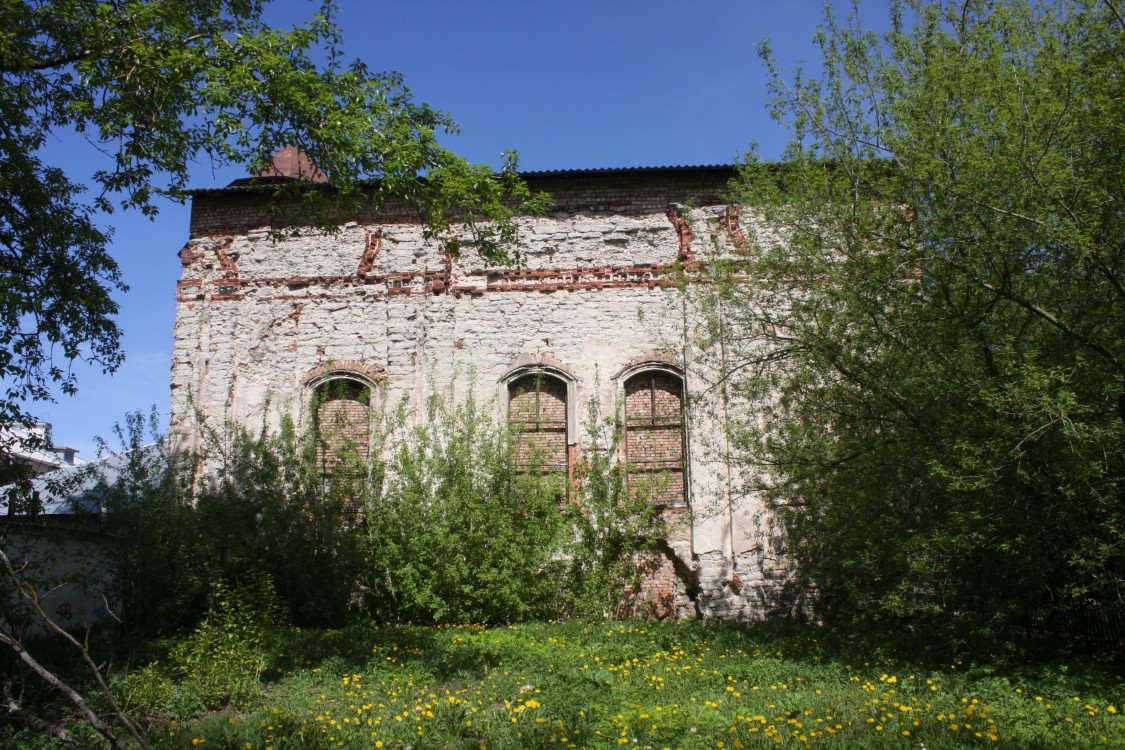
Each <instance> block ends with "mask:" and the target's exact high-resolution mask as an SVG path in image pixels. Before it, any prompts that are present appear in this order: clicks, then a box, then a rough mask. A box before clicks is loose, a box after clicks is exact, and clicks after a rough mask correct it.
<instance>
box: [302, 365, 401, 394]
mask: <svg viewBox="0 0 1125 750" xmlns="http://www.w3.org/2000/svg"><path fill="white" fill-rule="evenodd" d="M348 376H351V377H355V378H358V379H360V380H363V381H366V382H367V384H368V385H370V386H379V385H381V384H382V383H383V381H384V379H385V378H386V371H385V370H384V369H383V368H382V367H376V366H374V365H367V364H364V363H363V362H360V361H358V360H354V359H346V360H333V361H329V362H324V363H323V364H320V365H317V366H316V367H314V368H313V369H312V370H311V371H309V372H308V373H307V374H306V375H305V377H303V378H302V379H301V384H302V385H305V386H311V387H313V388H315V387H316V386H318V385H320V384H321V383H324V382H326V381H328V380H332V379H334V378H338V377H348Z"/></svg>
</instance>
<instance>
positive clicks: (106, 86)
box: [0, 0, 541, 423]
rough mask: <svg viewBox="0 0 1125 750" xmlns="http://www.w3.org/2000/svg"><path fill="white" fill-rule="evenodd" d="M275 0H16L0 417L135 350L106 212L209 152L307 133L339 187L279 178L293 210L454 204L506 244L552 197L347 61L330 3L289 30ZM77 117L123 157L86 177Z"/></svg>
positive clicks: (397, 80) (10, 26)
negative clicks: (76, 141)
mask: <svg viewBox="0 0 1125 750" xmlns="http://www.w3.org/2000/svg"><path fill="white" fill-rule="evenodd" d="M263 5H264V2H262V0H121V1H118V2H100V1H98V0H52V1H51V2H38V1H31V0H29V1H27V2H5V3H0V122H2V123H3V125H2V126H0V283H2V287H0V381H2V382H3V384H4V393H3V395H2V396H0V423H7V422H12V421H26V420H28V419H29V418H30V415H28V414H27V413H26V412H25V409H26V406H25V405H26V404H28V403H33V402H35V401H42V400H48V399H50V398H51V397H52V393H53V390H54V389H56V388H57V389H60V390H61V391H62V392H64V393H66V392H72V391H73V390H74V389H75V388H76V386H77V384H76V382H75V378H74V374H73V373H72V372H71V371H70V369H69V368H68V367H67V364H66V363H68V362H72V361H74V360H76V359H79V358H81V359H85V360H88V361H90V362H92V363H95V364H97V365H101V366H102V367H104V368H105V369H106V370H113V369H114V368H116V367H117V366H118V365H119V364H120V362H121V359H122V354H121V351H120V349H119V346H118V344H119V338H120V332H119V330H118V328H117V326H116V324H115V322H114V320H113V316H114V314H115V313H116V311H117V305H116V303H115V302H114V300H113V298H112V293H113V292H115V291H123V290H125V284H124V282H123V280H122V279H121V275H120V272H119V270H118V266H117V264H116V262H115V261H114V260H113V258H112V256H111V254H110V253H109V251H108V244H109V235H108V233H107V232H105V231H103V230H102V229H99V228H98V224H97V222H96V221H95V219H96V214H97V212H110V211H112V210H114V209H115V208H126V209H136V210H140V211H142V212H144V213H146V214H153V213H155V212H156V211H157V210H158V208H159V204H158V199H161V198H170V199H172V200H179V201H182V200H183V199H184V197H185V189H186V188H187V187H188V180H189V176H190V168H191V165H192V164H193V162H195V161H196V160H197V159H200V158H203V159H208V160H210V161H211V163H213V164H215V165H219V166H222V165H226V164H238V163H245V164H248V165H249V166H250V168H251V170H252V171H254V172H255V173H257V172H259V171H261V170H262V169H263V168H265V167H267V166H268V165H269V164H270V159H271V156H272V154H273V153H275V152H276V151H277V150H278V149H280V148H282V147H285V146H296V147H298V148H300V149H301V150H303V151H304V152H305V153H306V154H308V156H309V157H310V158H311V160H312V162H313V163H314V164H316V165H317V167H318V168H319V170H320V171H321V172H322V173H323V174H324V175H325V176H326V177H327V178H328V180H329V181H330V183H331V186H332V187H331V189H330V190H328V189H319V190H307V189H301V186H294V185H288V186H283V187H279V188H277V190H278V193H277V195H276V196H275V197H276V198H277V199H278V200H279V201H281V200H285V201H286V205H287V207H288V209H289V210H290V211H291V212H292V215H293V217H294V220H295V221H297V220H302V221H310V220H311V221H312V222H313V223H314V224H316V225H320V226H323V227H329V226H331V223H332V217H333V216H335V215H342V214H341V213H338V211H339V212H343V213H346V212H347V210H348V208H349V207H354V206H355V205H357V204H358V202H359V201H361V200H373V201H374V202H375V203H376V204H378V203H379V202H380V201H382V200H384V199H385V198H387V197H388V196H396V197H398V198H404V199H406V200H409V201H412V202H414V203H415V204H417V206H418V208H419V211H420V214H421V216H422V217H423V218H424V220H425V221H426V222H427V224H428V227H429V232H430V234H431V236H434V237H438V236H444V235H445V234H446V233H447V230H449V229H450V228H451V222H453V221H454V218H455V219H456V222H457V223H461V224H464V225H465V226H467V227H469V228H470V229H471V230H472V232H473V234H474V238H475V239H476V240H477V242H478V245H479V246H480V247H481V249H482V250H483V252H484V253H485V254H486V255H489V256H490V257H493V258H497V259H505V258H507V253H506V250H505V242H506V241H507V240H510V239H511V238H512V236H513V234H512V233H513V225H512V223H511V221H510V219H511V217H512V212H513V210H519V209H520V208H521V207H524V208H532V209H533V208H535V207H536V206H538V205H541V202H538V203H537V202H536V201H535V200H532V197H531V196H530V195H529V194H528V192H527V190H526V187H525V186H524V185H523V184H522V183H521V182H520V181H519V180H518V178H517V177H516V176H515V171H514V168H515V161H514V157H510V158H509V160H508V163H507V165H506V168H505V170H504V172H503V173H502V175H501V176H500V177H496V176H495V175H494V174H493V171H492V170H491V168H489V167H488V166H482V165H472V164H470V163H468V162H466V161H465V160H464V159H462V158H460V157H458V156H456V155H455V154H453V153H451V152H450V151H448V150H447V149H446V148H444V147H443V146H442V145H441V144H440V143H439V141H438V136H439V135H440V134H442V133H443V132H451V131H453V130H455V125H454V123H453V122H452V121H451V120H450V118H449V117H448V116H447V115H445V114H443V113H440V112H438V111H435V110H434V109H432V108H430V107H429V106H427V105H424V104H418V103H416V102H414V101H413V100H412V98H411V95H410V93H409V91H408V89H407V88H406V87H405V86H404V85H403V81H402V78H401V77H400V76H399V75H398V74H396V73H375V72H372V71H370V70H368V69H367V68H366V67H365V66H364V65H363V63H361V62H359V61H355V62H348V61H346V60H344V59H343V58H342V57H341V53H340V41H341V40H340V30H339V29H338V28H337V26H336V25H335V24H334V22H333V17H332V12H333V7H332V4H331V2H328V1H326V2H324V3H323V4H322V5H321V7H320V9H319V12H318V13H317V14H316V15H314V16H313V18H312V19H311V20H310V21H309V22H308V23H307V24H306V25H304V26H301V27H298V28H295V29H293V30H291V31H279V30H274V29H271V28H269V27H268V26H267V25H266V24H265V22H264V21H263V20H262V9H263ZM64 131H77V132H78V133H79V134H81V135H82V136H84V137H85V138H86V139H87V140H89V141H90V143H91V146H92V147H93V148H98V149H101V150H102V151H104V152H106V153H107V154H108V156H109V158H110V166H108V167H107V168H105V169H103V170H100V171H98V172H96V173H95V174H93V175H86V174H72V173H69V172H67V171H65V170H64V169H60V168H59V167H57V166H52V165H51V164H49V163H47V161H46V160H45V158H44V156H43V150H42V149H43V146H44V144H45V143H46V141H47V138H48V137H49V135H50V134H51V133H54V132H64ZM87 185H90V186H92V187H93V192H92V193H91V194H90V195H89V196H84V195H83V193H84V192H85V190H86V186H87ZM506 198H508V199H512V200H510V201H508V202H505V199H506ZM330 205H331V206H333V207H334V208H333V209H332V210H331V211H330V210H329V206H330Z"/></svg>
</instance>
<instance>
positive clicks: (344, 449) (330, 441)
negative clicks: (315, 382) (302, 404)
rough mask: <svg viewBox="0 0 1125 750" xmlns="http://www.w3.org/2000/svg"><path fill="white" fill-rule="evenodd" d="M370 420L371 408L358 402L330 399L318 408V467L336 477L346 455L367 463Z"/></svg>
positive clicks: (349, 399)
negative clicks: (334, 472)
mask: <svg viewBox="0 0 1125 750" xmlns="http://www.w3.org/2000/svg"><path fill="white" fill-rule="evenodd" d="M329 385H331V384H329ZM350 395H353V396H354V395H355V394H350ZM369 420H370V415H369V407H368V406H367V404H365V403H363V402H362V401H360V400H358V399H356V398H349V397H346V396H342V397H338V398H332V396H331V395H329V400H327V401H324V402H322V403H321V404H320V405H319V406H318V407H317V409H316V437H317V441H316V457H317V465H318V466H320V467H321V470H322V471H323V472H324V473H325V474H331V473H333V471H334V470H335V468H336V465H337V463H338V461H339V460H340V459H341V457H342V456H343V455H349V454H353V453H354V455H355V456H356V457H357V458H358V459H359V460H360V461H366V460H367V458H368V449H369V445H368V444H369V442H370V430H371V424H370V421H369Z"/></svg>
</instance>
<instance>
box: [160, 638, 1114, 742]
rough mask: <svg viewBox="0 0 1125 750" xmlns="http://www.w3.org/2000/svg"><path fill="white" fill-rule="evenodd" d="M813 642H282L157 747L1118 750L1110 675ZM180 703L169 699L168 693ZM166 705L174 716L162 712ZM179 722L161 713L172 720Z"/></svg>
mask: <svg viewBox="0 0 1125 750" xmlns="http://www.w3.org/2000/svg"><path fill="white" fill-rule="evenodd" d="M825 635H826V634H825V632H824V631H823V630H820V629H816V628H800V627H796V626H788V627H780V628H779V627H776V626H774V627H745V626H743V627H735V626H702V625H699V624H696V623H682V624H663V623H651V622H604V623H588V622H563V623H544V624H528V625H518V626H511V627H490V628H486V627H482V626H452V627H438V628H394V629H386V628H377V627H374V626H367V625H364V626H353V627H350V628H347V629H343V630H301V629H288V630H285V631H284V632H283V633H281V634H280V636H281V637H280V639H279V641H278V651H277V653H276V654H275V660H274V662H273V663H272V664H271V665H270V666H269V667H268V669H267V671H266V672H264V673H263V674H262V675H261V682H260V691H259V692H257V693H255V695H254V696H253V697H252V699H249V700H246V699H244V700H243V708H241V709H239V710H235V709H233V708H231V707H229V706H228V707H227V708H225V709H223V710H219V711H212V712H210V713H206V714H204V715H202V716H197V717H194V718H188V717H186V716H184V715H182V714H181V715H180V717H179V718H172V715H171V713H174V712H175V705H174V701H173V702H172V703H170V704H168V705H166V706H165V707H163V708H160V707H155V708H154V710H153V711H152V712H151V713H150V715H149V716H148V720H149V727H150V730H151V732H152V738H153V741H154V745H155V746H156V747H158V748H191V747H205V748H222V749H230V750H235V749H237V750H283V749H302V750H304V749H312V748H318V749H319V748H399V749H402V750H406V749H409V750H423V748H459V749H460V748H464V749H466V750H468V749H472V750H478V749H480V748H489V749H495V750H503V749H507V748H525V747H526V748H618V747H636V748H684V749H685V750H687V749H689V748H691V749H695V748H724V749H725V748H762V747H771V748H772V747H786V748H789V747H802V748H816V747H825V748H850V747H874V748H881V747H896V748H897V747H903V748H905V747H918V748H921V747H924V748H963V747H982V748H983V747H992V746H1007V747H1019V748H1074V747H1087V746H1091V747H1093V746H1097V747H1125V717H1123V716H1122V715H1121V714H1120V713H1118V712H1119V710H1122V711H1125V706H1122V698H1123V697H1125V694H1123V691H1122V686H1123V684H1125V681H1123V680H1122V679H1121V675H1120V673H1119V672H1115V671H1114V670H1113V669H1110V668H1098V667H1097V666H1092V665H1085V666H1083V667H1080V668H1075V667H1074V666H1073V665H1071V666H1070V667H1062V666H1057V665H1056V666H1039V667H1034V668H1033V667H1019V666H1008V667H995V666H987V665H978V664H966V663H962V662H958V661H951V662H950V663H943V664H938V663H925V664H924V663H922V662H920V661H911V660H909V659H905V658H897V657H896V656H895V655H894V653H893V652H892V651H890V650H887V649H883V650H881V651H880V650H875V651H873V652H872V653H871V654H868V655H867V656H866V657H865V658H863V659H862V660H861V659H860V658H856V657H855V654H856V653H859V649H858V648H856V647H855V646H854V645H853V646H851V647H841V646H840V645H839V644H833V645H826V644H825V643H824V642H823V641H824V638H825ZM177 689H179V688H177ZM169 706H170V708H169ZM170 711H171V713H169V712H170Z"/></svg>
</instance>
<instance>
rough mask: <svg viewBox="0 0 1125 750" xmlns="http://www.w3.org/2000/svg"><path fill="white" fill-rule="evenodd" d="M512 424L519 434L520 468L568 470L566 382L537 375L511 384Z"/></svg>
mask: <svg viewBox="0 0 1125 750" xmlns="http://www.w3.org/2000/svg"><path fill="white" fill-rule="evenodd" d="M508 423H509V424H510V425H511V427H512V432H513V433H514V435H515V443H516V445H515V447H516V465H517V466H518V467H520V468H522V469H532V468H534V469H538V470H541V471H566V469H567V461H566V449H567V403H566V383H564V382H563V381H561V380H559V379H558V378H555V377H552V376H550V375H547V374H545V373H542V372H533V373H530V374H528V375H524V376H523V377H521V378H518V379H516V380H513V381H512V382H511V383H510V384H509V385H508Z"/></svg>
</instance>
